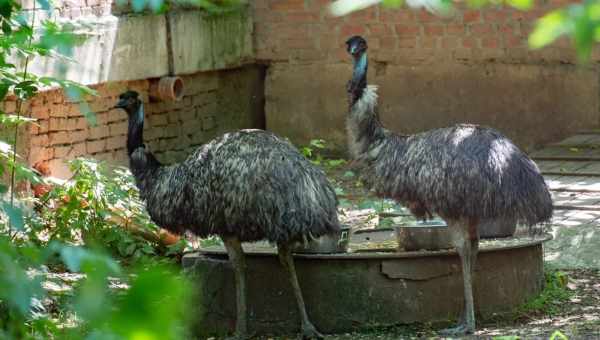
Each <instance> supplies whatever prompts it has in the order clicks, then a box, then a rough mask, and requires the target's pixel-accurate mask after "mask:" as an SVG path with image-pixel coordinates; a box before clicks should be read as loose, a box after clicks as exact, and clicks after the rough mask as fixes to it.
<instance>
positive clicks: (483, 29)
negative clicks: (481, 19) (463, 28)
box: [469, 24, 493, 36]
mask: <svg viewBox="0 0 600 340" xmlns="http://www.w3.org/2000/svg"><path fill="white" fill-rule="evenodd" d="M469 30H470V31H471V33H472V34H473V35H477V36H481V35H487V34H491V33H493V28H492V25H490V24H473V25H471V27H470V28H469Z"/></svg>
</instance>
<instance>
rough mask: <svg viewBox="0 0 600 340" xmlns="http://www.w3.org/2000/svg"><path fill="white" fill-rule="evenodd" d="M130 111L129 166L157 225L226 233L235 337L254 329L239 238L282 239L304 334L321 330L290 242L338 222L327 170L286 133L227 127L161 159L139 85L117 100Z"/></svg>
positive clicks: (334, 227) (325, 231)
mask: <svg viewBox="0 0 600 340" xmlns="http://www.w3.org/2000/svg"><path fill="white" fill-rule="evenodd" d="M115 107H116V108H122V109H124V110H125V111H127V114H128V116H129V130H128V135H127V153H128V154H129V166H130V168H131V172H132V173H133V176H134V177H135V182H136V185H137V187H138V188H139V190H140V195H141V197H142V199H143V200H145V202H146V209H147V210H148V213H149V214H150V216H151V218H152V220H153V221H154V222H155V223H156V224H158V225H159V226H161V227H163V228H166V229H168V230H170V231H173V232H176V233H180V234H181V233H183V232H185V231H186V230H188V231H190V232H192V233H194V234H195V235H198V236H200V237H206V236H209V235H218V236H220V237H221V238H222V239H223V242H224V243H225V247H226V248H227V253H228V255H229V260H230V261H231V262H232V264H233V268H234V273H235V281H236V282H235V283H236V295H237V296H236V303H237V321H236V330H235V332H236V337H238V338H246V337H248V328H247V319H246V311H247V309H246V280H245V266H246V265H245V260H244V253H243V250H242V246H241V242H252V241H258V240H263V239H266V240H269V241H270V242H272V243H274V244H277V249H278V254H279V260H280V261H281V264H282V265H283V267H284V268H285V270H286V271H287V273H288V274H289V277H290V281H291V284H292V288H293V292H294V295H295V297H296V300H297V303H298V309H299V311H300V318H301V321H302V329H301V331H302V335H303V337H304V338H321V337H322V335H321V334H319V332H318V331H317V329H316V328H315V327H314V326H313V324H312V323H311V322H310V320H309V319H308V315H307V313H306V309H305V307H304V300H303V298H302V292H301V291H300V286H299V284H298V279H297V277H296V271H295V268H294V261H293V258H292V253H291V246H292V245H293V243H295V242H297V241H304V240H307V239H308V238H312V237H318V236H321V235H324V234H328V233H333V232H336V231H338V230H339V227H340V225H339V222H338V217H337V199H336V196H335V192H334V190H333V188H332V187H331V185H330V184H329V182H328V180H327V178H326V177H325V174H324V173H323V172H322V171H321V170H319V169H317V168H315V167H314V166H313V165H312V164H311V163H310V162H308V161H307V160H306V159H305V158H304V157H303V156H302V155H301V154H300V153H299V152H298V151H297V150H296V148H294V146H292V145H291V144H290V143H288V142H287V141H285V140H283V139H281V138H278V137H277V136H275V135H274V134H272V133H269V132H267V131H263V130H241V131H238V132H233V133H227V134H225V135H223V136H221V137H219V138H216V139H214V140H212V141H210V142H209V143H207V144H205V145H202V146H201V147H199V148H198V149H197V150H196V151H195V152H194V153H192V154H191V155H190V156H189V157H188V158H187V159H186V160H185V161H183V162H181V163H178V164H173V165H168V166H167V165H162V164H161V163H160V162H158V160H157V159H156V158H155V157H154V155H152V153H151V152H150V151H149V150H147V149H146V147H145V145H144V143H143V130H144V106H143V103H142V101H141V100H140V99H139V98H138V94H137V93H136V92H134V91H127V92H125V93H123V94H121V95H120V97H119V102H118V104H117V105H116V106H115Z"/></svg>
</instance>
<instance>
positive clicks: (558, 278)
mask: <svg viewBox="0 0 600 340" xmlns="http://www.w3.org/2000/svg"><path fill="white" fill-rule="evenodd" d="M544 277H545V280H544V289H543V290H542V292H541V293H540V295H538V296H537V297H535V298H533V299H531V300H530V301H528V302H526V303H525V304H523V305H521V306H520V307H519V308H518V309H517V311H516V315H515V316H516V317H515V318H516V319H520V318H523V317H531V316H532V315H548V316H553V315H557V314H560V313H561V312H562V311H563V309H564V306H565V302H567V301H568V300H569V298H570V297H571V296H572V295H573V292H571V291H570V290H569V289H568V288H567V283H568V280H569V279H568V276H567V274H566V273H565V272H562V271H560V270H557V269H546V270H545V271H544Z"/></svg>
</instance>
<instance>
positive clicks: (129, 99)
mask: <svg viewBox="0 0 600 340" xmlns="http://www.w3.org/2000/svg"><path fill="white" fill-rule="evenodd" d="M141 104H142V101H141V100H140V99H139V94H138V93H137V92H135V91H125V92H123V93H121V95H120V96H119V101H118V102H117V105H115V107H114V108H115V109H123V110H125V111H127V113H128V114H129V115H132V114H134V113H136V112H137V111H138V109H139V108H140V105H141Z"/></svg>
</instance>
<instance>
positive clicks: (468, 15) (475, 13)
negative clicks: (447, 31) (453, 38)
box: [463, 10, 481, 23]
mask: <svg viewBox="0 0 600 340" xmlns="http://www.w3.org/2000/svg"><path fill="white" fill-rule="evenodd" d="M480 19H481V12H480V11H479V10H467V11H464V13H463V22H464V23H472V22H478V21H479V20H480Z"/></svg>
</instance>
